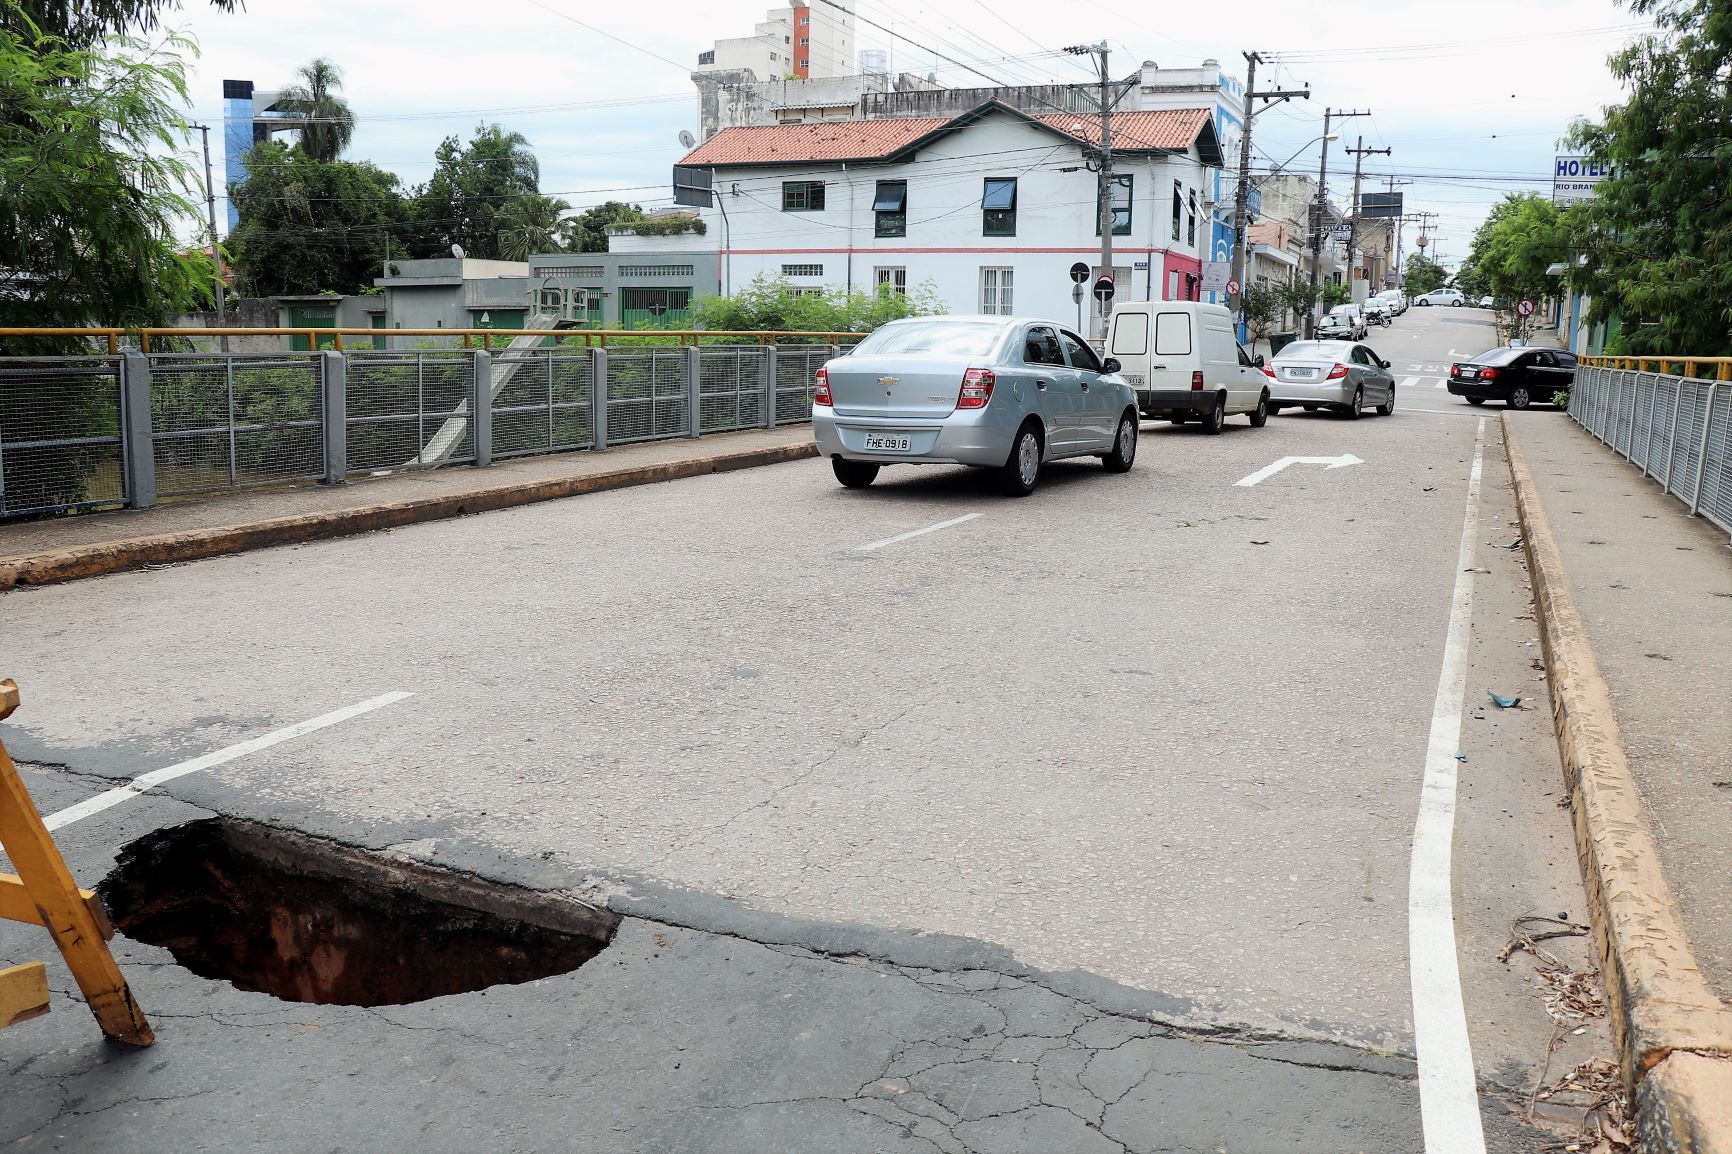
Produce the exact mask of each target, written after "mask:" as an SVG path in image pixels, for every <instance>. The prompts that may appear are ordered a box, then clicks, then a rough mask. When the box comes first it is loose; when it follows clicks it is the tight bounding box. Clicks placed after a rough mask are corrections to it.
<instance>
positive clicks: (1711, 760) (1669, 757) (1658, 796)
mask: <svg viewBox="0 0 1732 1154" xmlns="http://www.w3.org/2000/svg"><path fill="white" fill-rule="evenodd" d="M1518 416H1521V417H1522V418H1523V419H1522V420H1521V421H1520V423H1519V426H1518V435H1519V438H1520V441H1521V446H1522V449H1523V450H1524V451H1525V453H1526V456H1527V462H1528V466H1529V468H1530V470H1531V472H1532V475H1533V480H1534V483H1535V486H1536V487H1537V488H1538V490H1539V495H1540V500H1541V503H1542V504H1543V505H1544V507H1545V511H1546V513H1547V515H1548V518H1549V520H1550V521H1551V525H1552V530H1553V533H1554V535H1555V536H1556V538H1557V544H1558V549H1559V551H1560V552H1561V554H1562V558H1563V565H1564V569H1565V570H1566V571H1567V573H1568V579H1569V586H1570V590H1571V592H1572V593H1573V594H1574V596H1575V602H1576V606H1577V608H1578V609H1579V610H1580V613H1581V618H1582V622H1583V625H1584V627H1585V628H1586V630H1587V633H1588V640H1589V641H1590V642H1591V644H1592V646H1593V651H1594V654H1595V656H1596V657H1597V658H1598V660H1599V665H1600V669H1601V671H1602V673H1603V674H1604V677H1605V680H1606V683H1607V684H1608V685H1609V686H1610V689H1611V695H1612V706H1613V710H1614V712H1615V713H1616V716H1617V722H1618V726H1619V728H1620V729H1621V731H1622V734H1623V741H1624V748H1625V751H1626V753H1627V754H1628V757H1629V763H1630V768H1631V772H1632V773H1633V775H1634V777H1635V780H1636V784H1637V787H1638V789H1639V791H1640V794H1641V801H1642V804H1643V806H1644V808H1645V809H1646V811H1647V815H1648V820H1649V823H1650V824H1651V826H1652V828H1653V834H1654V839H1655V841H1656V843H1657V845H1658V848H1659V854H1660V861H1661V865H1662V867H1663V868H1664V871H1665V876H1666V880H1667V881H1668V882H1669V883H1670V885H1671V889H1672V892H1673V894H1674V895H1675V897H1676V898H1677V902H1678V906H1679V908H1680V910H1681V912H1682V916H1683V920H1684V927H1685V931H1686V933H1687V934H1688V935H1689V938H1690V944H1691V945H1692V946H1693V947H1694V949H1695V954H1696V960H1697V961H1698V963H1699V964H1700V965H1701V967H1702V970H1703V972H1704V973H1705V974H1706V976H1707V978H1708V981H1709V984H1710V985H1711V986H1712V987H1713V989H1714V991H1715V993H1716V994H1718V995H1719V997H1720V999H1721V1001H1722V1002H1728V1003H1732V545H1729V544H1728V542H1727V539H1726V534H1725V533H1724V532H1722V531H1721V530H1719V529H1717V528H1716V527H1715V526H1713V525H1710V524H1709V523H1708V522H1706V521H1704V520H1702V519H1701V518H1699V517H1698V518H1693V517H1690V516H1689V515H1688V514H1687V512H1686V510H1685V509H1684V507H1683V506H1682V505H1680V504H1679V503H1678V502H1677V501H1676V500H1675V499H1673V498H1671V497H1668V496H1666V495H1665V494H1663V493H1662V492H1661V491H1660V489H1659V487H1658V486H1657V485H1656V484H1655V483H1654V482H1652V481H1649V480H1646V479H1644V478H1643V477H1642V475H1641V471H1640V470H1638V469H1635V468H1632V467H1631V466H1630V465H1629V463H1628V462H1626V461H1624V460H1623V459H1622V458H1621V457H1619V456H1617V455H1616V454H1615V453H1613V452H1612V451H1611V450H1609V449H1607V448H1606V447H1605V446H1603V445H1601V444H1600V443H1599V442H1598V441H1597V440H1595V439H1594V438H1593V437H1592V436H1591V435H1589V434H1588V433H1587V432H1585V431H1584V430H1583V429H1582V428H1581V427H1580V426H1579V425H1577V424H1576V423H1575V422H1574V421H1572V420H1570V419H1569V418H1568V417H1567V416H1564V415H1563V414H1551V413H1539V412H1536V413H1533V414H1518Z"/></svg>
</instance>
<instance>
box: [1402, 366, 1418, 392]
mask: <svg viewBox="0 0 1732 1154" xmlns="http://www.w3.org/2000/svg"><path fill="white" fill-rule="evenodd" d="M1413 367H1414V368H1416V369H1417V368H1418V367H1419V366H1418V365H1414V366H1413ZM1417 384H1419V378H1418V377H1402V378H1401V387H1402V388H1404V389H1411V388H1413V386H1415V385H1417Z"/></svg>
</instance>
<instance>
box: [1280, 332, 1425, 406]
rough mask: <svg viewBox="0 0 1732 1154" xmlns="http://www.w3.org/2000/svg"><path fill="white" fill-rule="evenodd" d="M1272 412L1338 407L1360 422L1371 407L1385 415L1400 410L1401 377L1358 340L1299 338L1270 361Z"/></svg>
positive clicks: (1386, 362) (1387, 363)
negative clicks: (1397, 406)
mask: <svg viewBox="0 0 1732 1154" xmlns="http://www.w3.org/2000/svg"><path fill="white" fill-rule="evenodd" d="M1263 373H1264V375H1265V376H1267V377H1268V378H1269V411H1270V412H1271V413H1279V412H1280V411H1281V410H1282V409H1283V408H1293V407H1295V406H1297V407H1299V408H1302V409H1304V410H1305V411H1306V412H1307V413H1310V412H1315V411H1316V410H1318V409H1323V408H1327V409H1332V410H1334V411H1335V412H1338V413H1342V414H1344V415H1345V416H1346V417H1347V418H1348V419H1349V420H1353V421H1357V420H1358V419H1359V416H1360V414H1361V413H1363V412H1364V411H1365V406H1366V405H1375V406H1376V408H1377V412H1378V413H1379V414H1381V415H1382V416H1385V417H1387V416H1389V415H1390V414H1391V413H1393V412H1395V377H1394V376H1393V375H1392V374H1391V373H1390V371H1389V362H1388V361H1386V360H1384V359H1383V358H1382V357H1379V356H1378V355H1377V354H1376V353H1375V352H1373V351H1372V350H1371V349H1370V348H1369V347H1368V346H1366V345H1362V344H1357V343H1355V342H1353V341H1330V340H1315V341H1294V342H1293V343H1292V344H1290V345H1288V346H1287V347H1286V348H1284V349H1282V350H1281V352H1280V354H1279V355H1278V356H1277V357H1276V358H1275V359H1274V360H1272V361H1270V362H1269V363H1268V364H1267V365H1265V366H1263Z"/></svg>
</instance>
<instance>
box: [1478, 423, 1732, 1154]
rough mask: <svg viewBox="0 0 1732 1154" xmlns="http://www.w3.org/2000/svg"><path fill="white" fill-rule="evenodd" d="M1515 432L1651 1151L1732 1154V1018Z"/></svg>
mask: <svg viewBox="0 0 1732 1154" xmlns="http://www.w3.org/2000/svg"><path fill="white" fill-rule="evenodd" d="M1503 435H1504V446H1505V449H1506V454H1507V459H1508V463H1509V474H1510V484H1511V486H1512V487H1513V488H1514V490H1515V499H1516V509H1517V512H1518V515H1519V517H1520V519H1521V528H1522V537H1523V540H1524V541H1525V543H1526V552H1527V559H1528V574H1529V578H1530V580H1531V581H1532V583H1533V594H1534V613H1535V616H1536V618H1537V619H1538V622H1539V625H1540V642H1541V645H1542V647H1543V650H1544V654H1545V666H1546V680H1547V683H1548V685H1549V686H1550V690H1551V700H1552V720H1553V723H1554V727H1555V729H1556V731H1557V738H1558V753H1559V756H1560V758H1561V760H1562V762H1563V769H1564V784H1565V785H1566V787H1567V788H1568V789H1569V796H1570V804H1571V810H1572V812H1573V815H1574V825H1575V835H1576V853H1577V858H1578V860H1579V862H1580V863H1581V870H1582V881H1583V884H1584V886H1585V887H1586V889H1587V893H1588V908H1589V912H1590V916H1591V919H1592V921H1593V926H1594V943H1595V948H1596V952H1597V953H1598V955H1599V962H1600V971H1601V974H1602V975H1603V977H1604V980H1605V984H1606V990H1607V993H1608V995H1609V998H1608V1001H1609V1003H1610V1006H1611V1015H1612V1027H1613V1033H1614V1035H1615V1037H1616V1038H1617V1041H1618V1047H1619V1059H1620V1062H1621V1065H1622V1068H1623V1076H1624V1085H1625V1088H1626V1089H1627V1090H1629V1091H1630V1092H1631V1098H1632V1101H1633V1103H1634V1106H1635V1112H1636V1121H1637V1128H1638V1131H1639V1133H1640V1134H1641V1138H1642V1143H1643V1148H1644V1149H1645V1150H1647V1151H1649V1152H1650V1154H1672V1152H1679V1154H1683V1152H1686V1151H1688V1152H1690V1154H1732V1009H1728V1008H1727V1007H1726V1006H1725V1005H1723V1004H1722V1003H1721V1002H1720V1000H1719V998H1717V997H1716V996H1715V994H1714V992H1713V990H1712V989H1711V988H1710V987H1709V985H1708V982H1707V979H1706V978H1705V977H1704V976H1703V974H1702V970H1701V967H1700V966H1698V965H1697V963H1696V956H1695V954H1694V952H1693V951H1692V950H1691V948H1690V941H1689V938H1688V936H1687V935H1686V934H1685V931H1684V924H1683V920H1682V918H1681V917H1680V916H1679V913H1678V906H1677V903H1676V901H1675V900H1674V898H1673V896H1672V891H1671V887H1670V886H1669V885H1668V884H1667V882H1666V877H1665V874H1664V872H1663V871H1662V869H1661V866H1660V857H1659V852H1658V849H1657V848H1656V846H1655V843H1654V836H1653V832H1652V830H1651V829H1650V828H1649V825H1648V819H1647V816H1646V814H1645V813H1644V812H1643V809H1642V803H1641V797H1640V793H1639V791H1638V789H1637V786H1636V782H1635V778H1634V777H1633V775H1632V774H1631V772H1630V763H1629V758H1628V757H1627V756H1626V754H1625V752H1624V743H1623V738H1622V737H1621V735H1620V734H1619V730H1618V721H1617V717H1616V715H1615V714H1614V712H1613V709H1612V698H1611V690H1610V688H1609V687H1608V686H1607V684H1606V681H1605V678H1604V677H1603V676H1602V675H1601V673H1600V666H1599V662H1598V660H1597V659H1596V658H1595V657H1594V651H1593V647H1592V646H1591V644H1590V643H1589V640H1588V634H1587V630H1586V628H1585V627H1584V625H1583V623H1582V618H1581V614H1580V613H1579V612H1578V610H1577V609H1576V604H1575V599H1574V597H1573V596H1572V595H1571V593H1570V585H1569V579H1568V576H1567V575H1566V573H1565V572H1564V565H1563V555H1562V553H1561V552H1560V551H1559V549H1558V544H1557V539H1556V538H1555V537H1554V536H1553V535H1552V528H1551V522H1550V521H1549V520H1548V519H1547V517H1546V512H1545V508H1544V506H1543V505H1542V504H1541V502H1540V497H1539V491H1538V489H1537V488H1536V487H1535V485H1534V481H1533V475H1532V473H1530V472H1529V471H1528V465H1527V459H1526V457H1525V456H1524V455H1523V453H1522V450H1521V445H1520V443H1519V441H1518V440H1517V438H1516V431H1515V423H1514V422H1513V421H1512V420H1511V414H1510V413H1507V412H1506V413H1504V414H1503Z"/></svg>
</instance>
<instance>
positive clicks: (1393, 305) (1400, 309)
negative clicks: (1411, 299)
mask: <svg viewBox="0 0 1732 1154" xmlns="http://www.w3.org/2000/svg"><path fill="white" fill-rule="evenodd" d="M1371 299H1373V300H1380V301H1382V302H1383V303H1384V304H1386V305H1388V306H1389V311H1390V312H1391V313H1392V314H1393V315H1395V316H1400V315H1401V314H1402V313H1404V312H1406V311H1407V298H1406V297H1405V296H1403V295H1402V293H1401V290H1400V289H1384V290H1383V291H1382V292H1380V293H1378V294H1377V295H1376V296H1375V297H1373V298H1371Z"/></svg>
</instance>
